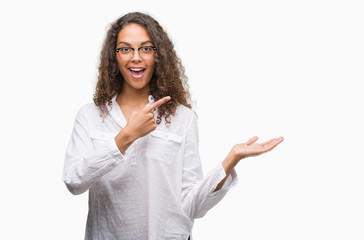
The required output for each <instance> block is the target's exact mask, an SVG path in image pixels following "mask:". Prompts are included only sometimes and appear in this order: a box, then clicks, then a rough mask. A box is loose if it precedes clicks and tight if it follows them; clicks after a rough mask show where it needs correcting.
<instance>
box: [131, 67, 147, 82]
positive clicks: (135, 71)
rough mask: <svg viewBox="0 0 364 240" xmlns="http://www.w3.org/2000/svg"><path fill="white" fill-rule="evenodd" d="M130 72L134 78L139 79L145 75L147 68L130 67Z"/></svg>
mask: <svg viewBox="0 0 364 240" xmlns="http://www.w3.org/2000/svg"><path fill="white" fill-rule="evenodd" d="M129 72H130V74H131V76H132V77H133V78H136V79H139V78H142V77H143V76H144V73H145V68H129Z"/></svg>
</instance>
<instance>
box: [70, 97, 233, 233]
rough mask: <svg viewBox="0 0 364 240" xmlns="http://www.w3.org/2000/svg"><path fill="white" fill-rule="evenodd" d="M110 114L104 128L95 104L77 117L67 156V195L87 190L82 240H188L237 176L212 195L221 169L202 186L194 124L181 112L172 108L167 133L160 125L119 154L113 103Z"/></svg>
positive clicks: (119, 122) (119, 117)
mask: <svg viewBox="0 0 364 240" xmlns="http://www.w3.org/2000/svg"><path fill="white" fill-rule="evenodd" d="M149 102H150V104H151V103H152V102H154V100H153V98H152V97H151V96H150V97H149ZM108 109H109V110H110V111H109V114H108V115H107V117H106V118H105V119H104V121H103V119H102V117H100V110H99V108H98V107H97V106H96V105H95V104H93V103H90V104H88V105H85V106H83V107H82V108H81V109H80V111H79V112H78V114H77V116H76V120H75V124H74V129H73V132H72V136H71V139H70V142H69V144H68V147H67V151H66V156H65V164H64V173H63V181H64V182H65V183H66V186H67V188H68V189H69V190H70V191H71V192H72V193H73V194H81V193H83V192H85V191H87V190H89V212H88V218H87V226H86V236H85V239H88V240H91V239H92V240H94V239H100V240H101V239H102V240H105V239H108V240H111V239H118V240H119V239H123V240H124V239H125V240H134V239H135V240H157V239H168V240H172V239H173V240H177V239H178V240H187V239H188V236H190V234H191V230H192V226H193V221H194V219H195V218H200V217H203V216H204V215H205V214H206V212H207V211H208V210H209V209H211V208H212V207H213V206H214V205H216V204H217V203H218V202H219V201H220V200H221V199H222V198H223V197H224V196H225V194H226V193H227V191H228V189H229V188H230V187H232V186H233V185H235V184H236V182H237V176H236V172H235V170H233V171H232V173H231V174H230V175H229V177H228V179H227V181H226V182H225V184H224V186H223V188H222V189H220V190H219V191H216V192H214V190H215V188H216V186H217V184H218V183H219V182H220V181H221V180H222V179H224V178H225V176H226V173H225V171H224V169H223V167H222V164H221V162H220V163H219V164H218V166H217V167H216V168H215V169H213V170H212V171H211V172H210V173H209V174H208V175H207V176H206V177H205V178H203V176H202V168H201V161H200V157H199V151H198V129H197V120H196V116H195V114H194V112H193V111H192V110H191V109H189V108H187V107H185V106H182V105H179V106H178V107H177V110H176V115H175V116H171V124H170V125H169V126H168V127H167V126H166V125H165V121H164V119H162V122H161V123H160V124H159V125H157V129H156V130H154V131H152V132H151V133H149V134H148V135H146V136H144V137H141V138H139V139H137V140H136V141H135V142H134V143H133V144H132V145H131V146H130V147H129V148H128V149H127V150H126V152H125V153H124V154H122V153H120V151H119V149H118V147H117V145H116V143H115V140H114V137H115V136H116V135H117V134H118V133H119V131H120V130H121V129H122V128H124V127H125V126H126V120H125V118H124V116H123V114H122V112H121V110H120V108H119V106H118V104H117V102H116V96H115V97H114V98H113V99H112V106H111V107H108ZM191 239H192V238H191Z"/></svg>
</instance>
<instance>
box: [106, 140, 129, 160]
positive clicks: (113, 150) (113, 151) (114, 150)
mask: <svg viewBox="0 0 364 240" xmlns="http://www.w3.org/2000/svg"><path fill="white" fill-rule="evenodd" d="M108 150H109V153H110V155H111V157H112V158H113V159H115V165H119V164H120V163H121V162H122V161H125V160H127V157H126V155H125V154H122V153H121V152H120V150H119V148H118V146H117V145H116V142H115V140H114V139H111V140H109V143H108Z"/></svg>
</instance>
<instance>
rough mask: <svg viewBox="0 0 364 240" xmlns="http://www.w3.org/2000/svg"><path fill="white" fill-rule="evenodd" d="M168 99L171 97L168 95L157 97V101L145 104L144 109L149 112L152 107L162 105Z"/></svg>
mask: <svg viewBox="0 0 364 240" xmlns="http://www.w3.org/2000/svg"><path fill="white" fill-rule="evenodd" d="M169 100H171V97H170V96H167V97H164V98H161V99H159V100H158V101H156V102H155V103H153V104H150V105H149V106H147V107H146V110H147V111H148V112H149V111H151V110H152V109H154V108H157V107H159V106H160V105H162V104H163V103H166V102H168V101H169Z"/></svg>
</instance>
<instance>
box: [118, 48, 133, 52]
mask: <svg viewBox="0 0 364 240" xmlns="http://www.w3.org/2000/svg"><path fill="white" fill-rule="evenodd" d="M120 51H121V52H122V53H129V52H131V48H129V47H123V48H121V49H120Z"/></svg>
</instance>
